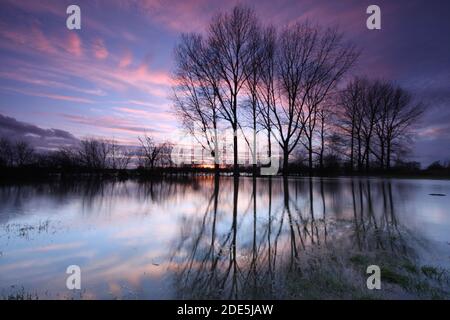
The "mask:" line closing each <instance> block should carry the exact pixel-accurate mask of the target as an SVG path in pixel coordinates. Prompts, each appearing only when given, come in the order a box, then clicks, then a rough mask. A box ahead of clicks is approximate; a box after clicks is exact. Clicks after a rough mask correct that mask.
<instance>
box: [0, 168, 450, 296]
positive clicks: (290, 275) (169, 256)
mask: <svg viewBox="0 0 450 320" xmlns="http://www.w3.org/2000/svg"><path fill="white" fill-rule="evenodd" d="M430 194H444V195H446V196H432V195H430ZM369 264H377V265H378V264H379V265H382V268H386V270H387V271H386V272H388V271H389V272H391V273H393V274H394V276H393V275H392V274H390V276H389V277H390V278H389V277H386V279H387V280H386V281H385V282H383V283H386V285H385V286H383V290H382V292H377V293H373V292H369V291H368V290H367V288H366V276H365V269H366V267H367V265H369ZM69 265H78V266H80V268H81V272H82V289H81V290H78V291H77V290H76V291H71V290H68V289H67V288H66V278H67V276H68V275H67V274H66V268H67V267H68V266H69ZM449 267H450V181H444V180H442V181H441V180H414V179H404V180H400V179H379V178H312V179H310V178H289V179H287V180H286V179H283V178H279V177H277V178H258V179H252V178H245V177H241V178H240V179H233V178H229V177H222V178H220V179H214V177H197V178H185V179H179V178H178V179H163V180H155V181H146V182H139V181H134V180H133V181H131V180H128V181H121V182H120V181H101V180H95V179H88V180H86V179H85V180H79V181H53V182H47V183H23V184H2V185H0V298H15V297H19V298H20V297H24V298H40V299H50V298H51V299H53V298H61V299H64V298H82V299H136V298H145V299H171V298H281V299H295V298H365V297H366V296H370V295H375V296H374V297H380V295H384V296H382V297H391V298H403V297H406V298H409V297H426V298H428V297H434V295H437V297H438V298H446V297H447V296H446V295H445V294H446V292H447V291H446V290H447V287H445V283H444V284H442V283H441V280H442V279H441V278H439V279H438V276H439V274H441V273H440V272H441V271H439V270H444V271H445V270H448V269H449ZM423 268H431V269H429V270H431V271H430V272H431V274H428V273H427V270H428V269H423ZM433 268H434V269H433ZM383 270H384V269H383ZM402 272H405V274H406V276H407V277H408V278H407V279H408V280H405V279H406V278H402V277H401V276H400V275H399V274H400V273H402ZM386 274H387V273H386ZM397 276H398V277H400V278H396V277H397ZM428 280H430V281H432V283H431V285H432V286H434V287H432V289H429V287H427V286H429V284H428V283H426V281H428ZM444 282H445V281H444ZM422 287H426V289H423V288H422ZM406 289H407V290H406ZM422 289H423V290H422ZM430 290H431V291H430Z"/></svg>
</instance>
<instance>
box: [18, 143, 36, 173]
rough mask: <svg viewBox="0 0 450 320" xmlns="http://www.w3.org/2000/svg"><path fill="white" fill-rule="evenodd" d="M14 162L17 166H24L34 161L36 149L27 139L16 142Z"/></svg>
mask: <svg viewBox="0 0 450 320" xmlns="http://www.w3.org/2000/svg"><path fill="white" fill-rule="evenodd" d="M13 154H14V162H15V164H16V166H17V167H23V166H26V165H29V164H31V163H32V161H33V158H34V155H35V151H34V148H33V147H32V146H31V145H30V144H29V143H28V142H26V141H17V142H16V143H15V144H14V152H13Z"/></svg>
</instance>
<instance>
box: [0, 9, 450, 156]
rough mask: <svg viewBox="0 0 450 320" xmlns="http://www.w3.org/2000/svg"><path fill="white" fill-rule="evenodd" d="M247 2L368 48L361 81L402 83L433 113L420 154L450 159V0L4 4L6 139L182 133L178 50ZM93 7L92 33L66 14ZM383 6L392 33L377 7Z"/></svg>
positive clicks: (1, 110) (0, 106)
mask: <svg viewBox="0 0 450 320" xmlns="http://www.w3.org/2000/svg"><path fill="white" fill-rule="evenodd" d="M237 3H243V4H247V5H249V6H251V7H252V8H254V9H255V11H256V13H257V15H258V16H259V17H260V18H261V21H263V22H264V23H270V24H273V25H275V26H279V27H282V26H284V25H286V24H289V23H294V22H296V21H303V20H305V19H308V20H310V21H313V22H314V23H318V24H320V25H324V26H328V25H332V26H336V27H338V28H340V30H341V31H342V32H344V34H345V36H346V39H347V40H349V41H352V42H353V43H355V44H356V45H357V46H358V48H360V49H361V50H362V54H361V57H360V59H359V61H358V64H357V65H356V67H355V68H354V70H352V75H366V76H368V77H370V78H380V79H388V80H392V81H395V82H396V83H398V84H399V85H401V86H403V87H404V88H406V89H408V90H410V91H411V92H412V93H413V94H414V96H415V97H416V98H417V99H418V100H422V101H423V102H425V103H426V104H427V105H428V111H427V113H426V114H425V116H424V117H423V119H422V120H421V122H420V123H419V125H418V127H417V130H416V133H415V137H416V143H415V145H414V146H412V150H413V153H412V156H411V158H412V160H415V161H419V162H421V163H422V164H424V165H427V164H429V163H430V162H431V161H434V160H444V161H445V160H450V41H449V36H450V1H446V0H442V1H441V0H431V1H430V0H428V1H422V0H396V1H392V0H391V1H381V0H371V1H366V0H359V1H358V0H341V1H335V0H297V1H273V0H269V1H266V0H260V1H239V2H238V1H214V0H182V1H157V0H140V1H126V0H104V1H100V0H98V1H95V0H90V1H81V0H70V1H65V0H46V1H44V0H34V1H23V0H0V61H1V63H0V134H3V135H5V134H6V135H9V136H14V137H21V136H27V137H31V138H33V139H34V142H35V143H36V144H39V143H40V144H45V145H46V146H53V145H57V144H58V143H60V142H61V141H63V142H71V141H75V140H76V139H80V138H85V137H99V138H114V139H116V140H117V141H118V142H119V143H122V144H136V143H137V142H138V141H137V137H138V136H141V135H143V134H144V133H149V134H152V135H154V136H155V137H156V138H158V139H165V138H166V137H168V136H170V134H171V133H172V132H174V130H176V129H177V128H178V127H179V123H178V121H177V119H176V118H175V116H174V115H173V113H172V108H171V100H170V98H169V97H170V94H171V85H172V81H171V74H172V72H173V50H174V47H175V45H176V43H177V41H178V40H179V38H180V35H181V34H182V33H183V32H204V31H205V29H206V26H207V25H208V23H209V21H210V20H211V19H212V18H213V17H214V15H215V14H216V13H217V12H219V11H224V10H229V9H231V8H232V7H233V6H234V5H235V4H237ZM70 4H77V5H78V6H79V7H80V8H81V30H68V29H67V28H66V19H67V17H68V15H67V14H66V8H67V7H68V6H69V5H70ZM371 4H376V5H378V6H379V7H380V8H381V27H382V29H381V30H368V29H367V28H366V19H367V17H368V15H367V14H366V8H367V7H368V6H369V5H371Z"/></svg>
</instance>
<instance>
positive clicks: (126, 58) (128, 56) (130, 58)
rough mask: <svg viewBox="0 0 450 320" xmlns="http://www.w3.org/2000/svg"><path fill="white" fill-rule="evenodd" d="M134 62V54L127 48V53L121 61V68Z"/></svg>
mask: <svg viewBox="0 0 450 320" xmlns="http://www.w3.org/2000/svg"><path fill="white" fill-rule="evenodd" d="M132 62H133V54H132V53H131V51H130V50H127V51H126V53H125V55H124V56H123V57H122V58H121V59H120V61H119V67H120V68H126V67H128V66H129V65H130V64H131V63H132Z"/></svg>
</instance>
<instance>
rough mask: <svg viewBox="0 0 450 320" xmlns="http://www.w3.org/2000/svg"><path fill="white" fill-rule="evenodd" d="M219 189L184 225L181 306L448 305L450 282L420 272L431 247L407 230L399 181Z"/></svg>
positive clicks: (177, 256) (176, 257) (257, 182)
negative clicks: (277, 301) (422, 301)
mask: <svg viewBox="0 0 450 320" xmlns="http://www.w3.org/2000/svg"><path fill="white" fill-rule="evenodd" d="M240 180H241V181H240ZM212 183H213V184H214V189H213V192H212V194H211V197H210V199H209V202H208V203H207V204H206V205H205V207H204V208H203V209H202V212H203V213H202V215H201V218H199V217H198V216H194V217H186V218H185V219H184V221H183V224H182V227H181V235H180V237H179V239H178V240H177V245H176V247H175V250H174V252H173V254H172V261H173V262H175V265H176V266H177V267H176V268H175V274H176V277H175V280H174V285H175V287H176V292H177V298H182V299H197V298H207V299H221V298H224V299H230V298H232V299H239V298H244V299H246V298H249V299H258V298H259V299H261V298H262V299H266V298H282V299H292V298H388V297H396V298H400V297H448V292H449V291H448V278H444V277H443V278H441V279H439V280H436V279H434V280H436V281H432V280H430V279H429V278H427V277H424V275H423V274H422V273H421V272H420V266H419V262H418V260H417V254H416V249H417V248H418V247H420V246H421V247H422V248H423V247H424V246H425V247H426V243H425V242H424V240H423V239H418V238H416V237H415V236H413V234H412V233H411V232H409V231H408V230H407V229H406V228H404V227H402V226H401V225H400V224H399V221H398V219H397V217H396V212H395V200H394V196H393V191H392V185H391V182H390V181H389V180H374V181H372V180H371V179H349V180H346V181H344V183H342V182H338V181H336V182H335V183H334V182H333V181H330V180H328V181H327V183H324V179H322V178H307V179H285V178H284V179H282V178H266V179H262V178H261V179H255V178H241V179H239V178H230V179H223V178H217V177H216V178H214V181H213V182H212ZM327 188H328V190H327ZM274 190H275V194H274ZM292 190H294V193H293V194H292V195H291V193H292ZM240 191H241V193H242V194H243V198H242V199H239V192H240ZM230 193H232V205H231V208H229V206H228V202H227V199H228V196H229V195H230ZM247 194H250V195H251V196H250V199H247V198H246V195H247ZM316 197H318V199H315V198H316ZM347 198H348V199H351V201H350V202H349V203H348V205H347V203H346V202H345V201H344V199H347ZM230 213H231V217H230ZM329 213H331V214H329ZM371 264H376V265H379V266H380V267H381V269H382V285H383V288H382V290H380V291H370V290H368V289H367V287H366V279H367V277H368V275H366V268H367V266H369V265H371Z"/></svg>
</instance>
